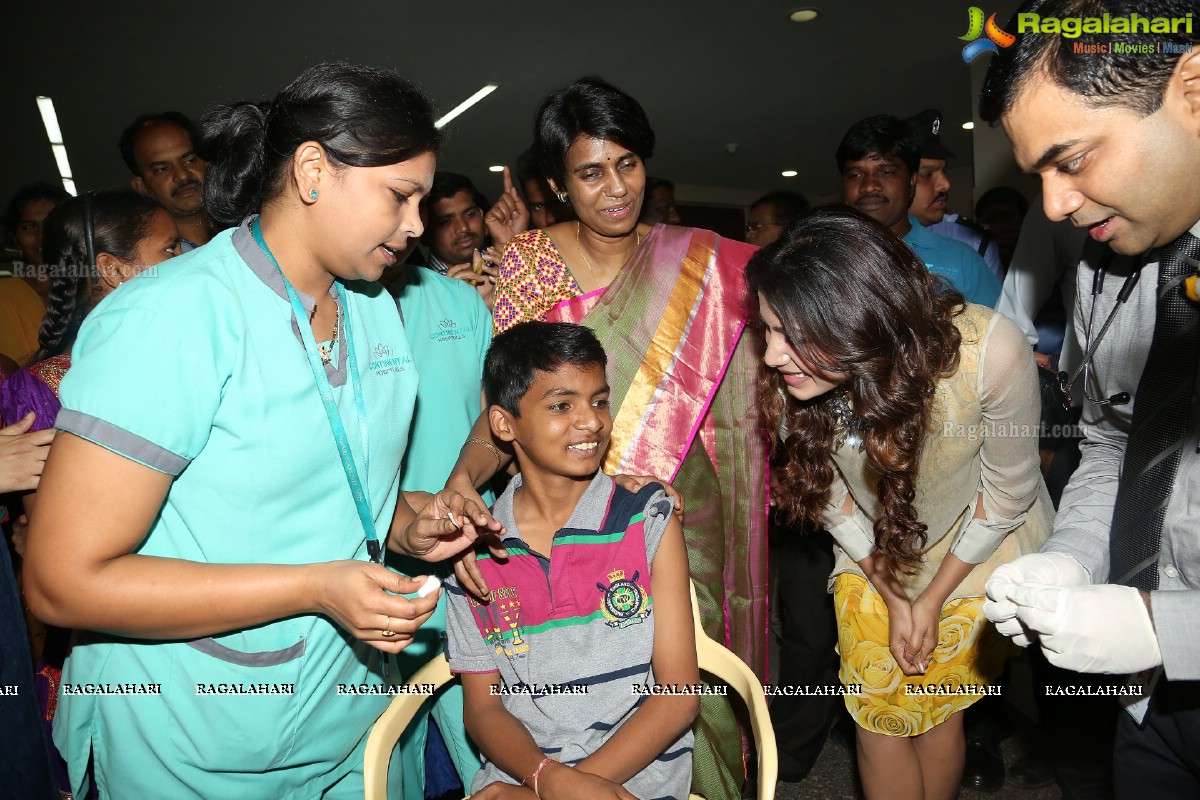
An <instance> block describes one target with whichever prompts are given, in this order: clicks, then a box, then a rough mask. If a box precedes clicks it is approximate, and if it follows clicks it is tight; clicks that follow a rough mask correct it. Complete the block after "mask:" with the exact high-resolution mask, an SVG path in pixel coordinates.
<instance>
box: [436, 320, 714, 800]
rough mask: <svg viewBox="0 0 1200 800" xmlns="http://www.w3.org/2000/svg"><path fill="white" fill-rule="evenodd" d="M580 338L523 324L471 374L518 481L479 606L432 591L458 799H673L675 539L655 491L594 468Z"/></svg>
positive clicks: (506, 502)
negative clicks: (456, 736)
mask: <svg viewBox="0 0 1200 800" xmlns="http://www.w3.org/2000/svg"><path fill="white" fill-rule="evenodd" d="M606 363H607V358H606V356H605V354H604V349H603V347H602V346H601V345H600V343H599V342H598V341H597V340H596V337H595V335H594V334H593V333H592V332H591V330H589V329H588V328H585V327H582V326H579V325H571V324H566V323H546V322H526V323H522V324H521V325H517V326H515V327H513V328H511V329H510V330H508V331H506V332H504V333H502V334H500V335H499V336H497V337H496V338H495V339H494V340H493V342H492V346H491V349H490V350H489V351H488V355H487V360H486V361H485V363H484V376H483V378H484V391H485V393H486V396H487V402H488V404H489V408H488V415H489V421H490V423H491V427H492V431H493V433H494V434H495V436H496V437H497V438H499V439H501V440H503V441H506V442H509V443H511V445H512V449H513V451H514V453H515V455H516V460H517V465H518V466H519V467H520V470H521V472H520V474H519V475H517V476H516V477H515V478H514V479H513V481H512V482H511V483H510V484H509V486H508V489H507V490H506V491H505V492H504V494H503V495H501V497H500V499H499V500H497V501H496V505H495V507H494V508H493V514H494V515H495V516H496V518H497V519H498V520H500V522H501V523H502V524H504V525H505V527H506V528H507V534H506V535H505V537H504V546H505V547H506V548H507V550H508V554H509V557H508V558H507V559H504V560H497V559H493V558H490V557H488V556H486V555H480V556H479V559H480V561H479V565H480V568H481V570H482V572H483V575H484V577H485V578H486V580H487V584H488V587H489V588H490V590H491V591H490V593H489V597H488V598H487V600H486V601H484V602H480V601H479V599H477V598H475V597H472V596H470V595H468V594H466V593H465V592H464V591H463V590H462V588H461V587H460V586H459V585H458V583H457V582H456V581H454V580H453V579H452V580H451V581H450V583H449V584H448V595H447V596H448V606H447V608H448V612H447V646H446V654H447V656H448V658H449V660H450V668H451V670H452V671H454V672H456V673H459V674H460V675H461V676H462V684H463V717H464V720H465V722H466V727H467V732H468V733H469V734H470V736H471V738H472V739H473V740H474V741H475V743H476V744H477V745H478V746H479V749H480V751H481V752H482V754H483V756H484V765H483V769H482V770H480V772H479V773H478V774H477V775H476V777H475V780H474V782H473V783H472V786H471V796H472V797H473V798H479V799H480V800H495V798H522V797H523V798H532V797H542V798H576V797H578V798H589V799H590V798H634V797H636V798H642V799H643V800H646V799H649V798H683V797H686V796H687V794H688V786H689V783H690V780H691V760H692V758H691V753H692V733H691V730H690V726H691V724H692V721H693V720H694V719H695V716H696V713H697V710H698V709H699V697H698V696H696V694H695V693H693V692H691V691H689V690H690V689H692V688H694V687H697V686H698V685H699V676H698V672H697V668H696V644H695V639H694V634H693V623H692V614H691V605H690V601H689V596H688V566H687V553H686V551H685V549H684V543H683V531H682V527H681V525H680V522H679V520H678V519H676V518H675V516H674V515H673V514H672V513H671V511H672V501H671V499H670V498H669V497H667V496H666V494H665V493H664V492H663V490H662V487H661V486H659V485H658V484H649V485H647V486H645V487H644V488H642V489H641V490H640V491H638V492H636V493H634V492H630V491H627V490H625V489H623V488H621V487H619V486H617V485H616V484H615V483H614V482H613V480H612V478H610V477H609V476H607V475H605V474H604V473H603V472H601V471H600V464H601V462H602V461H603V458H604V451H605V449H606V448H607V447H608V440H609V434H610V432H611V430H612V415H611V413H610V411H609V407H608V393H609V387H608V382H607V380H606V378H605V374H604V370H605V366H606Z"/></svg>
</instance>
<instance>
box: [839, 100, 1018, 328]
mask: <svg viewBox="0 0 1200 800" xmlns="http://www.w3.org/2000/svg"><path fill="white" fill-rule="evenodd" d="M920 163H921V149H920V141H919V139H918V136H917V131H916V129H915V128H914V127H913V126H912V125H909V124H908V123H906V122H903V121H901V120H899V119H897V118H896V117H893V116H889V115H886V114H879V115H876V116H874V117H868V118H866V119H864V120H860V121H858V122H856V123H854V125H852V126H850V130H848V131H846V135H845V136H844V137H842V142H841V144H839V145H838V149H837V165H838V171H839V172H841V174H842V199H843V201H844V202H845V203H846V205H848V206H851V207H853V208H855V209H857V210H858V211H861V212H862V213H864V214H866V215H867V216H868V217H871V218H872V219H874V220H875V221H876V222H879V223H880V224H882V225H884V226H886V227H887V228H889V229H891V231H892V233H894V234H896V235H897V236H899V237H900V238H902V239H903V240H904V242H905V244H907V245H908V246H909V247H910V248H912V251H913V252H914V253H916V254H917V257H918V258H920V259H921V261H923V262H924V263H925V266H927V267H928V268H929V271H930V272H933V273H935V274H937V275H941V276H943V277H944V278H946V279H947V280H948V281H950V283H951V285H953V286H954V288H955V289H957V290H958V291H960V292H962V293H963V296H964V297H966V298H967V300H968V301H970V302H972V303H978V304H979V305H982V306H987V307H988V308H994V307H995V305H996V301H997V300H998V299H999V298H1000V282H999V281H998V280H996V276H995V275H993V274H992V272H991V270H989V269H988V266H987V264H986V263H985V262H984V260H983V258H982V257H981V256H980V255H979V254H978V253H976V252H975V251H974V250H972V249H971V248H970V247H968V246H967V245H965V244H963V243H962V242H956V241H954V240H953V239H947V238H945V237H943V236H938V235H937V234H936V233H933V232H932V231H929V230H927V229H926V228H925V227H924V226H922V225H921V223H920V222H918V221H917V218H916V217H914V216H912V215H910V214H909V211H908V209H909V206H910V205H912V202H913V198H914V196H915V195H916V187H917V170H918V169H919V167H920Z"/></svg>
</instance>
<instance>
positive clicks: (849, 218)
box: [746, 207, 965, 573]
mask: <svg viewBox="0 0 1200 800" xmlns="http://www.w3.org/2000/svg"><path fill="white" fill-rule="evenodd" d="M746 276H747V279H748V281H749V284H750V289H751V302H752V304H753V305H754V306H755V307H756V308H757V305H758V301H759V298H760V297H761V298H762V299H764V300H765V301H766V303H767V304H768V305H769V306H770V308H771V310H772V312H774V314H775V315H776V316H777V317H778V318H779V320H780V322H781V323H782V326H783V329H784V332H785V334H786V336H787V339H788V341H789V343H791V345H792V347H794V348H795V350H796V352H797V353H798V354H800V355H801V356H802V357H803V358H804V360H805V361H807V362H808V363H809V364H811V365H812V366H814V367H817V368H820V369H822V370H824V371H826V372H829V373H834V374H841V375H845V376H846V377H847V382H846V384H845V387H846V389H847V390H848V391H849V395H850V401H851V403H852V405H853V408H854V413H855V414H856V415H857V416H858V417H860V418H861V419H862V420H863V421H864V422H865V423H866V424H867V425H868V426H869V430H868V433H867V435H866V456H867V464H868V465H869V466H870V468H871V469H872V470H873V471H874V472H875V474H877V475H878V476H879V483H878V492H879V503H880V509H881V513H880V515H879V519H878V520H877V521H876V522H875V546H876V548H877V549H878V550H879V551H880V552H881V553H882V554H883V556H884V558H885V559H886V560H887V565H888V567H889V569H891V570H892V572H893V573H911V572H913V571H914V569H915V567H916V566H917V565H918V564H919V563H920V561H921V554H922V552H923V551H924V549H925V545H926V542H927V538H928V537H927V533H926V528H925V524H924V523H923V522H921V521H920V520H919V519H918V514H917V509H916V508H915V507H914V506H913V500H914V498H915V497H916V490H915V482H916V479H917V467H918V464H919V463H920V455H921V446H922V443H923V441H924V439H925V435H926V431H927V430H928V426H929V416H930V407H931V404H932V401H933V396H934V389H935V385H936V383H937V381H938V379H939V378H941V377H943V376H947V375H951V374H953V373H954V371H955V370H957V369H958V349H959V345H960V343H961V340H962V337H961V336H960V335H959V332H958V329H957V327H955V325H954V317H955V316H956V315H957V314H959V313H961V312H962V310H963V307H964V302H965V301H964V300H963V296H962V295H961V294H959V293H958V292H957V291H955V290H954V289H952V288H951V287H950V286H949V285H948V284H947V283H945V282H944V281H943V280H942V279H940V278H936V277H934V276H933V275H932V274H930V272H929V270H928V269H926V267H925V265H924V264H923V263H921V261H920V260H919V259H918V258H917V257H916V255H915V254H914V253H913V252H912V250H910V249H909V248H908V246H907V245H906V244H905V243H904V242H903V241H901V240H900V239H899V238H897V237H896V236H895V234H893V233H892V232H891V231H890V230H888V229H887V228H885V227H884V226H882V225H880V224H879V223H878V222H876V221H875V220H873V219H870V218H869V217H866V216H864V215H862V214H860V213H858V212H857V211H854V210H853V209H850V208H846V207H827V208H822V209H817V210H816V211H813V212H812V213H811V214H809V215H808V216H806V217H803V218H801V219H800V220H797V221H796V222H795V223H793V224H792V226H791V227H789V228H788V229H787V231H785V232H784V234H783V235H782V236H781V237H780V238H779V240H778V241H776V242H775V243H774V244H771V245H769V246H767V247H765V248H763V249H762V250H760V251H759V252H758V253H756V254H755V255H754V257H753V258H751V259H750V263H749V265H748V266H747V269H746ZM755 316H757V315H755ZM759 388H760V395H759V396H760V397H761V398H762V404H763V411H764V414H765V418H766V422H767V425H768V431H771V432H774V434H775V435H774V436H773V439H774V441H775V444H774V446H773V451H774V452H773V456H774V459H775V462H776V463H777V464H782V468H781V469H779V470H778V471H777V473H776V474H777V476H781V477H782V482H783V486H782V487H778V488H779V489H781V491H778V492H777V495H778V496H779V497H780V506H779V510H780V511H781V512H783V514H784V515H785V516H786V517H789V518H790V519H791V520H792V521H794V522H799V523H805V524H808V525H819V524H820V523H821V519H822V516H823V512H824V510H825V508H826V507H827V506H828V505H829V503H830V485H831V484H832V483H833V479H834V470H835V468H834V465H833V460H832V458H831V453H832V451H833V441H834V427H835V425H834V416H833V412H832V409H831V399H832V397H833V395H834V393H833V392H827V393H825V394H823V395H821V396H819V397H816V398H813V399H812V400H808V401H805V402H801V401H798V400H796V399H794V398H792V397H791V396H790V395H788V394H787V392H786V385H785V384H784V382H783V379H782V377H781V376H780V374H779V373H778V372H777V371H776V370H774V369H770V368H768V367H766V366H765V365H760V377H759Z"/></svg>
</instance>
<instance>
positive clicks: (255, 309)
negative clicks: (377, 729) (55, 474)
mask: <svg viewBox="0 0 1200 800" xmlns="http://www.w3.org/2000/svg"><path fill="white" fill-rule="evenodd" d="M344 286H345V290H346V304H345V305H346V307H345V308H343V309H341V313H340V315H339V317H340V320H341V323H340V324H341V328H340V332H339V337H338V338H339V341H340V342H343V343H344V342H345V341H346V337H351V336H352V337H353V340H354V344H355V350H356V355H357V358H358V371H359V375H360V376H361V380H362V393H363V397H364V401H365V406H364V407H365V410H366V416H367V418H368V419H367V420H365V423H366V429H367V433H368V438H367V441H368V450H369V459H365V458H364V453H363V452H362V442H361V438H360V430H361V429H360V420H359V419H358V415H357V412H356V408H355V402H354V394H353V390H352V387H351V386H349V385H348V380H349V379H348V372H349V371H348V369H347V365H346V359H347V348H345V347H342V346H340V345H339V346H338V347H337V350H336V354H335V359H334V361H335V363H333V364H330V365H328V366H326V374H327V376H328V377H329V379H330V383H331V385H332V386H333V392H334V397H335V401H336V404H337V407H338V409H339V411H340V413H341V417H342V420H343V424H344V426H345V428H346V431H347V434H348V439H349V443H350V447H351V450H352V451H353V454H354V458H355V461H356V463H357V465H358V468H359V471H360V475H362V476H363V478H364V481H365V482H366V484H367V486H368V488H369V494H370V500H371V512H372V514H373V516H374V520H375V527H376V532H377V536H378V537H379V539H380V541H381V543H382V542H383V541H385V539H386V536H387V532H388V528H389V526H390V523H391V519H392V516H393V513H394V510H395V506H396V500H397V494H398V492H399V490H400V478H399V470H400V464H401V461H402V459H403V457H404V451H405V447H406V443H407V441H408V433H409V422H410V419H411V416H412V410H413V405H414V400H415V397H416V392H417V386H418V378H417V371H416V369H415V368H414V365H413V360H412V354H411V352H410V350H409V345H408V340H407V337H406V336H405V333H404V329H403V327H402V326H401V324H400V319H399V316H398V315H397V314H396V309H395V305H394V304H393V301H392V299H391V297H390V296H389V295H388V294H387V293H386V292H385V291H383V290H382V288H381V287H379V286H378V285H377V284H373V283H362V282H346V283H345V284H344ZM331 294H332V295H333V296H334V297H335V299H336V292H335V291H334V290H333V289H331ZM301 300H302V303H303V304H304V305H305V307H306V309H309V310H311V309H312V308H314V307H315V300H314V299H313V298H312V297H309V296H307V295H303V294H301ZM61 398H62V404H63V410H62V412H61V413H60V415H59V417H58V420H57V423H56V426H57V427H58V428H60V429H62V430H65V431H69V432H71V433H73V434H76V435H78V436H81V437H83V438H85V439H88V440H90V441H92V442H95V443H96V444H99V445H101V446H103V447H105V448H108V449H109V450H112V451H114V452H116V453H118V454H120V455H123V456H125V457H126V458H130V459H132V460H135V461H137V462H139V463H141V464H144V465H146V466H148V467H150V468H153V469H156V470H160V471H162V472H165V473H168V474H170V475H173V476H175V479H174V481H173V483H172V484H171V488H170V490H169V492H168V494H167V497H166V501H165V502H164V504H163V507H162V510H161V512H160V513H159V516H158V517H157V519H156V520H155V522H154V524H153V526H152V527H151V529H150V531H149V533H148V534H147V536H146V538H145V539H144V540H143V542H142V543H141V544H140V545H139V546H138V547H137V549H136V551H135V552H137V553H139V554H142V555H148V556H162V557H168V558H181V559H187V560H192V561H199V562H205V563H230V564H237V563H254V564H306V563H315V562H324V561H332V560H337V559H358V560H367V552H366V547H365V541H364V535H363V529H362V525H361V523H360V521H359V517H358V514H357V512H356V507H355V504H354V500H353V498H352V496H351V493H350V489H349V486H348V484H347V481H346V477H345V473H344V471H343V468H342V464H341V460H340V459H339V457H338V453H337V448H336V445H335V443H334V438H333V434H332V433H331V431H330V426H329V421H328V419H327V417H326V414H325V410H324V407H323V405H322V403H321V400H320V396H319V395H318V393H317V389H316V383H315V381H314V380H313V375H312V371H311V368H310V366H309V362H308V360H307V357H306V355H305V351H304V346H303V344H302V343H301V342H300V339H299V331H298V328H297V327H296V324H295V320H294V319H293V314H292V308H291V305H290V304H289V302H288V300H287V297H286V294H285V292H284V289H283V283H282V279H281V277H280V275H279V273H278V271H277V270H276V269H275V267H274V266H273V265H272V264H271V263H270V261H269V260H268V259H267V258H266V256H265V254H264V253H263V252H262V250H261V249H260V248H259V247H258V245H257V244H256V243H255V242H254V240H253V238H252V237H251V236H250V234H249V231H248V229H247V227H246V226H245V225H243V226H242V227H240V228H238V229H237V230H235V231H226V232H224V233H221V234H219V235H218V236H217V237H215V238H214V239H213V241H212V242H210V243H209V244H208V245H206V246H204V247H201V248H199V249H197V250H194V251H192V252H190V253H187V254H185V255H183V256H180V257H179V258H178V259H174V260H173V261H172V262H170V263H169V264H168V265H165V266H164V267H162V268H161V269H159V270H157V271H156V272H154V273H150V274H145V275H142V276H139V277H138V278H136V279H134V280H132V281H130V282H128V283H127V284H125V285H124V286H122V287H121V289H120V290H119V291H117V292H114V293H113V294H112V295H110V296H109V297H108V298H106V299H105V300H104V301H103V302H102V303H101V304H100V305H99V306H98V307H97V308H96V309H95V310H94V311H93V312H92V313H91V314H90V315H89V316H88V318H87V320H86V321H85V323H84V325H83V327H82V329H81V330H80V333H79V336H78V339H77V341H76V344H75V347H74V349H73V351H72V367H71V370H70V372H69V373H68V374H67V377H66V379H65V380H64V381H63V384H62V389H61ZM368 461H369V469H368V470H366V474H365V475H363V472H364V466H366V465H367V464H368ZM85 533H86V532H81V535H85ZM379 666H380V654H379V652H378V651H377V650H375V649H374V648H372V647H370V646H368V645H365V644H363V643H362V642H359V641H357V640H355V639H353V638H351V637H350V636H349V635H348V634H346V633H345V632H343V631H342V630H341V629H340V628H339V627H337V626H336V625H335V624H334V623H333V622H332V621H330V620H328V619H326V618H325V617H322V616H316V615H302V616H297V617H294V618H290V619H285V620H279V621H276V622H273V623H269V624H264V625H261V626H258V627H255V628H252V629H247V630H241V631H235V632H231V633H228V634H224V635H220V636H214V637H211V638H206V639H201V640H196V641H187V642H164V641H149V640H128V639H122V638H119V637H113V636H107V635H102V634H87V635H86V636H85V637H84V640H83V641H81V642H80V643H79V644H78V645H76V646H75V648H74V650H73V651H72V653H71V655H70V657H69V658H68V660H67V663H66V666H65V668H64V671H63V683H64V685H66V684H85V683H90V684H113V683H116V684H128V683H136V684H142V683H147V684H157V685H159V686H160V692H161V693H160V694H159V695H156V696H155V695H151V696H138V697H115V696H95V695H85V696H67V695H66V694H65V693H64V694H62V695H60V698H59V701H58V713H57V718H56V719H55V741H56V742H57V743H58V746H59V748H60V750H61V751H62V753H63V754H64V756H65V757H66V759H67V762H68V765H69V769H70V774H71V779H72V784H73V785H74V786H76V787H79V786H80V785H81V783H82V781H83V776H84V773H85V770H86V767H87V762H88V755H89V750H91V751H92V752H93V753H94V758H95V765H96V767H95V768H96V777H97V782H98V783H99V784H100V789H101V792H102V794H103V793H104V792H105V791H107V792H109V793H114V794H115V796H130V797H133V796H143V797H150V796H159V797H167V796H170V797H187V796H193V795H197V796H202V797H218V796H229V797H234V796H246V797H250V796H268V795H269V796H272V797H277V798H309V797H319V796H321V795H322V793H323V792H324V791H325V790H326V789H327V788H328V787H330V786H332V785H333V784H335V783H337V782H338V781H339V780H340V779H341V778H342V777H344V776H345V774H346V773H347V772H349V771H350V770H352V769H354V768H356V767H358V766H360V765H358V764H356V763H355V760H354V758H351V756H352V755H353V754H354V753H355V748H356V746H358V745H359V743H360V740H361V739H362V738H363V736H364V734H365V733H366V731H367V730H368V728H369V727H370V725H371V724H372V723H373V722H374V720H375V719H376V717H377V716H378V715H379V713H380V712H381V711H382V710H383V708H384V707H385V706H386V704H387V702H388V699H389V698H388V697H387V696H386V695H373V696H367V695H357V696H343V695H339V694H338V685H339V684H362V683H368V684H378V683H381V682H382V679H381V678H380V676H379V672H378V671H379ZM230 686H233V687H245V686H250V687H254V686H266V687H276V688H277V687H280V686H284V687H288V686H290V687H291V688H292V692H293V693H292V694H286V693H284V694H279V693H262V694H259V693H255V694H225V693H224V692H226V691H227V690H226V689H222V688H221V687H230ZM210 689H211V691H210ZM214 692H215V693H214Z"/></svg>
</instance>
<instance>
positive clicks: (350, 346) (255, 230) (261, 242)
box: [250, 218, 383, 564]
mask: <svg viewBox="0 0 1200 800" xmlns="http://www.w3.org/2000/svg"><path fill="white" fill-rule="evenodd" d="M250 233H251V234H252V235H253V236H254V241H256V242H258V246H259V247H261V248H262V251H263V252H264V253H266V255H267V258H269V259H271V263H272V264H274V265H275V269H276V270H278V271H279V277H280V278H282V279H283V288H284V289H286V290H287V296H288V300H290V301H291V303H292V313H293V314H294V315H295V317H296V327H297V328H299V329H300V338H301V339H302V340H303V341H304V353H305V355H307V356H308V365H309V366H310V367H311V368H312V374H313V378H314V379H316V381H317V391H319V392H320V393H321V403H322V404H323V405H324V406H325V416H327V417H328V418H329V428H330V430H332V431H333V440H334V441H335V442H336V443H337V449H338V455H339V456H341V459H342V470H343V471H344V472H345V473H346V482H347V483H349V484H350V492H351V494H353V495H354V505H355V507H356V508H357V509H358V521H359V522H361V523H362V528H363V536H364V537H365V539H366V542H367V553H368V554H370V556H371V560H372V561H374V562H375V563H376V564H380V563H382V562H383V559H382V549H381V548H380V546H379V537H378V536H376V535H375V520H374V518H373V517H372V516H371V496H370V494H369V493H368V489H367V485H366V482H365V481H364V480H362V479H360V478H359V476H358V466H357V465H356V464H355V463H354V454H353V453H351V452H350V441H349V438H348V437H347V436H346V428H345V426H344V425H342V415H341V414H339V413H338V410H337V405H335V404H334V402H333V387H332V386H330V385H329V378H328V377H326V375H325V367H323V366H322V365H321V362H320V361H319V359H318V358H317V342H316V339H315V338H314V337H313V332H312V325H311V324H310V323H309V321H308V314H307V313H305V310H304V306H303V305H301V303H300V297H299V296H298V295H297V294H296V290H295V289H293V288H292V284H291V282H290V281H289V280H288V279H287V276H286V275H284V274H283V269H282V268H281V267H280V266H279V262H278V261H276V260H275V255H274V254H273V253H272V252H271V248H269V247H267V242H266V240H265V239H263V235H262V227H261V226H260V225H259V224H258V219H257V218H256V219H254V220H253V221H252V222H251V223H250ZM333 285H334V286H335V287H337V294H338V300H339V301H340V302H341V304H342V318H343V320H344V321H345V322H344V325H345V328H346V336H345V339H346V360H347V361H348V362H349V363H350V384H351V386H352V388H353V389H354V406H355V408H357V409H358V432H359V435H360V436H361V437H362V452H363V471H362V474H363V476H364V477H366V475H367V471H368V469H369V468H370V456H369V455H368V454H369V452H370V451H369V450H368V449H367V412H366V408H365V407H364V403H363V392H362V381H361V380H360V379H359V377H358V361H357V360H356V359H355V357H354V336H353V335H352V334H351V332H350V307H349V306H348V305H347V304H346V290H345V289H343V288H342V285H341V284H340V283H338V282H337V281H334V282H333Z"/></svg>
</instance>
